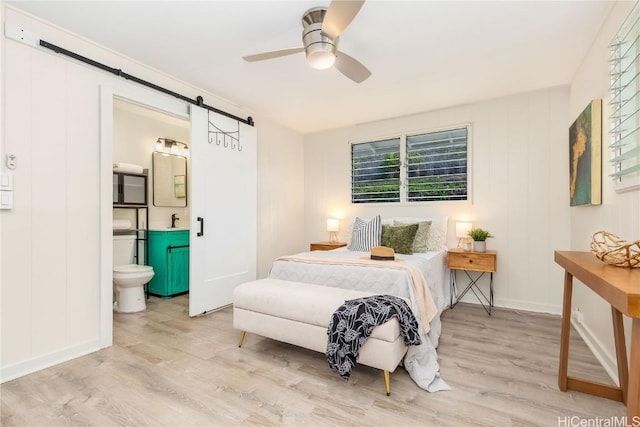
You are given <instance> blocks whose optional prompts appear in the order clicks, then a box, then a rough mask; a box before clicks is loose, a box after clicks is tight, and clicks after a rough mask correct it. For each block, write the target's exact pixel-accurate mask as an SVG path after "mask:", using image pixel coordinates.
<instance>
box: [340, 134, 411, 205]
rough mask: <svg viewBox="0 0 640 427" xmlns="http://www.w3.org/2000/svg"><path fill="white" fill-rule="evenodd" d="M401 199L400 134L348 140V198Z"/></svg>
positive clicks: (364, 200)
mask: <svg viewBox="0 0 640 427" xmlns="http://www.w3.org/2000/svg"><path fill="white" fill-rule="evenodd" d="M399 201H400V138H392V139H386V140H382V141H374V142H364V143H359V144H351V202H352V203H384V202H399Z"/></svg>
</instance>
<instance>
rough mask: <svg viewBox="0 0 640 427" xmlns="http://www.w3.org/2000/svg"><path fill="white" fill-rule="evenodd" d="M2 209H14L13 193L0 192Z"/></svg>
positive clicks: (0, 207)
mask: <svg viewBox="0 0 640 427" xmlns="http://www.w3.org/2000/svg"><path fill="white" fill-rule="evenodd" d="M0 209H13V191H4V190H0Z"/></svg>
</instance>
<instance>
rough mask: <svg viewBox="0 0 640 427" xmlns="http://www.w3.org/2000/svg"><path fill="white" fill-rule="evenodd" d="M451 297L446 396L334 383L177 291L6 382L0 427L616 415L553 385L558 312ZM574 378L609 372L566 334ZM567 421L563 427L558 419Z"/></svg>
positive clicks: (514, 421) (511, 422) (225, 313)
mask: <svg viewBox="0 0 640 427" xmlns="http://www.w3.org/2000/svg"><path fill="white" fill-rule="evenodd" d="M493 313H494V314H493V316H491V317H489V316H487V315H486V314H485V312H484V311H483V309H482V308H481V307H480V306H474V305H463V304H460V305H458V306H457V307H456V308H455V309H453V310H448V311H446V312H445V313H444V314H443V333H442V338H441V343H440V347H439V348H438V355H439V358H440V366H441V373H442V377H443V378H444V379H445V380H446V381H447V382H448V383H449V384H450V385H451V387H452V388H453V390H452V391H446V392H439V393H427V392H425V391H423V390H421V389H419V388H418V387H417V386H416V385H415V384H414V383H413V382H412V381H411V379H410V378H409V376H408V374H407V372H406V371H405V370H404V369H402V368H398V369H397V370H396V372H395V373H394V374H392V375H391V391H392V393H391V396H390V397H387V396H386V395H385V393H384V380H383V376H382V373H381V372H380V371H377V370H375V369H371V368H367V367H363V366H358V367H357V368H356V370H355V371H354V373H353V375H352V377H351V380H349V381H348V382H344V381H343V380H341V379H340V378H339V377H338V375H337V374H335V373H333V372H332V371H330V370H329V368H328V367H327V363H326V361H325V359H324V355H323V354H320V353H315V352H312V351H307V350H304V349H300V348H297V347H294V346H291V345H287V344H283V343H279V342H276V341H272V340H269V339H264V338H261V337H258V336H255V335H251V334H247V338H246V339H245V344H244V345H243V347H242V348H238V347H237V340H238V332H237V331H235V330H234V329H233V328H232V311H231V309H225V310H222V311H219V312H216V313H212V314H210V315H207V316H203V317H200V318H195V319H190V318H189V317H188V315H187V297H186V296H181V297H177V298H174V299H171V300H164V301H163V300H160V299H156V298H152V299H151V300H150V301H149V304H148V309H147V311H146V312H144V313H139V314H116V315H115V325H114V345H113V346H112V347H110V348H107V349H104V350H102V351H99V352H96V353H93V354H90V355H88V356H85V357H81V358H78V359H75V360H72V361H69V362H67V363H64V364H61V365H58V366H55V367H52V368H49V369H45V370H43V371H40V372H37V373H34V374H32V375H28V376H25V377H23V378H20V379H17V380H14V381H10V382H7V383H5V384H3V385H2V387H1V401H2V406H1V411H2V418H1V423H2V425H3V426H13V425H16V426H38V425H41V426H51V425H97V426H103V425H104V426H107V425H134V426H146V425H154V426H156V425H158V426H159V425H175V426H194V425H282V424H284V425H304V426H307V425H314V426H315V425H341V426H342V425H385V426H405V425H420V426H429V425H451V426H461V425H468V426H476V425H478V426H480V425H486V426H532V425H543V426H557V425H558V417H562V418H564V417H572V416H579V417H584V418H593V417H601V418H606V417H612V416H622V415H624V414H625V409H624V406H623V405H622V404H621V403H616V402H612V401H608V400H605V399H599V398H595V397H591V396H588V395H584V394H580V393H574V392H569V393H562V392H560V391H558V387H557V369H558V354H559V335H560V319H559V317H557V316H550V315H540V314H531V313H524V312H514V311H508V310H495V311H494V312H493ZM572 337H573V340H572V343H571V346H572V347H571V353H570V362H569V370H570V373H573V374H579V375H581V376H586V377H589V378H591V379H596V380H604V381H607V382H609V383H610V382H611V381H608V377H607V375H606V374H605V372H604V370H603V369H602V367H601V366H600V365H599V364H598V363H597V361H596V360H595V358H594V357H593V356H592V355H591V353H590V352H589V350H588V349H587V348H586V346H585V345H584V344H583V343H582V342H581V341H580V340H579V338H577V334H575V333H573V334H572ZM564 425H569V424H568V423H565V424H564Z"/></svg>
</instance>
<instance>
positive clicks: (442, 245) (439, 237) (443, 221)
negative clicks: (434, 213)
mask: <svg viewBox="0 0 640 427" xmlns="http://www.w3.org/2000/svg"><path fill="white" fill-rule="evenodd" d="M394 221H402V222H405V223H416V222H420V221H431V225H430V226H429V231H428V233H427V251H428V252H431V251H442V250H446V249H447V231H448V227H449V225H448V222H449V217H448V216H441V217H395V218H394Z"/></svg>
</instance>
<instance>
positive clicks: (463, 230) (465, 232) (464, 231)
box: [456, 222, 472, 239]
mask: <svg viewBox="0 0 640 427" xmlns="http://www.w3.org/2000/svg"><path fill="white" fill-rule="evenodd" d="M471 228H472V224H471V223H470V222H456V237H457V238H458V239H462V238H463V237H469V231H471Z"/></svg>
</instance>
